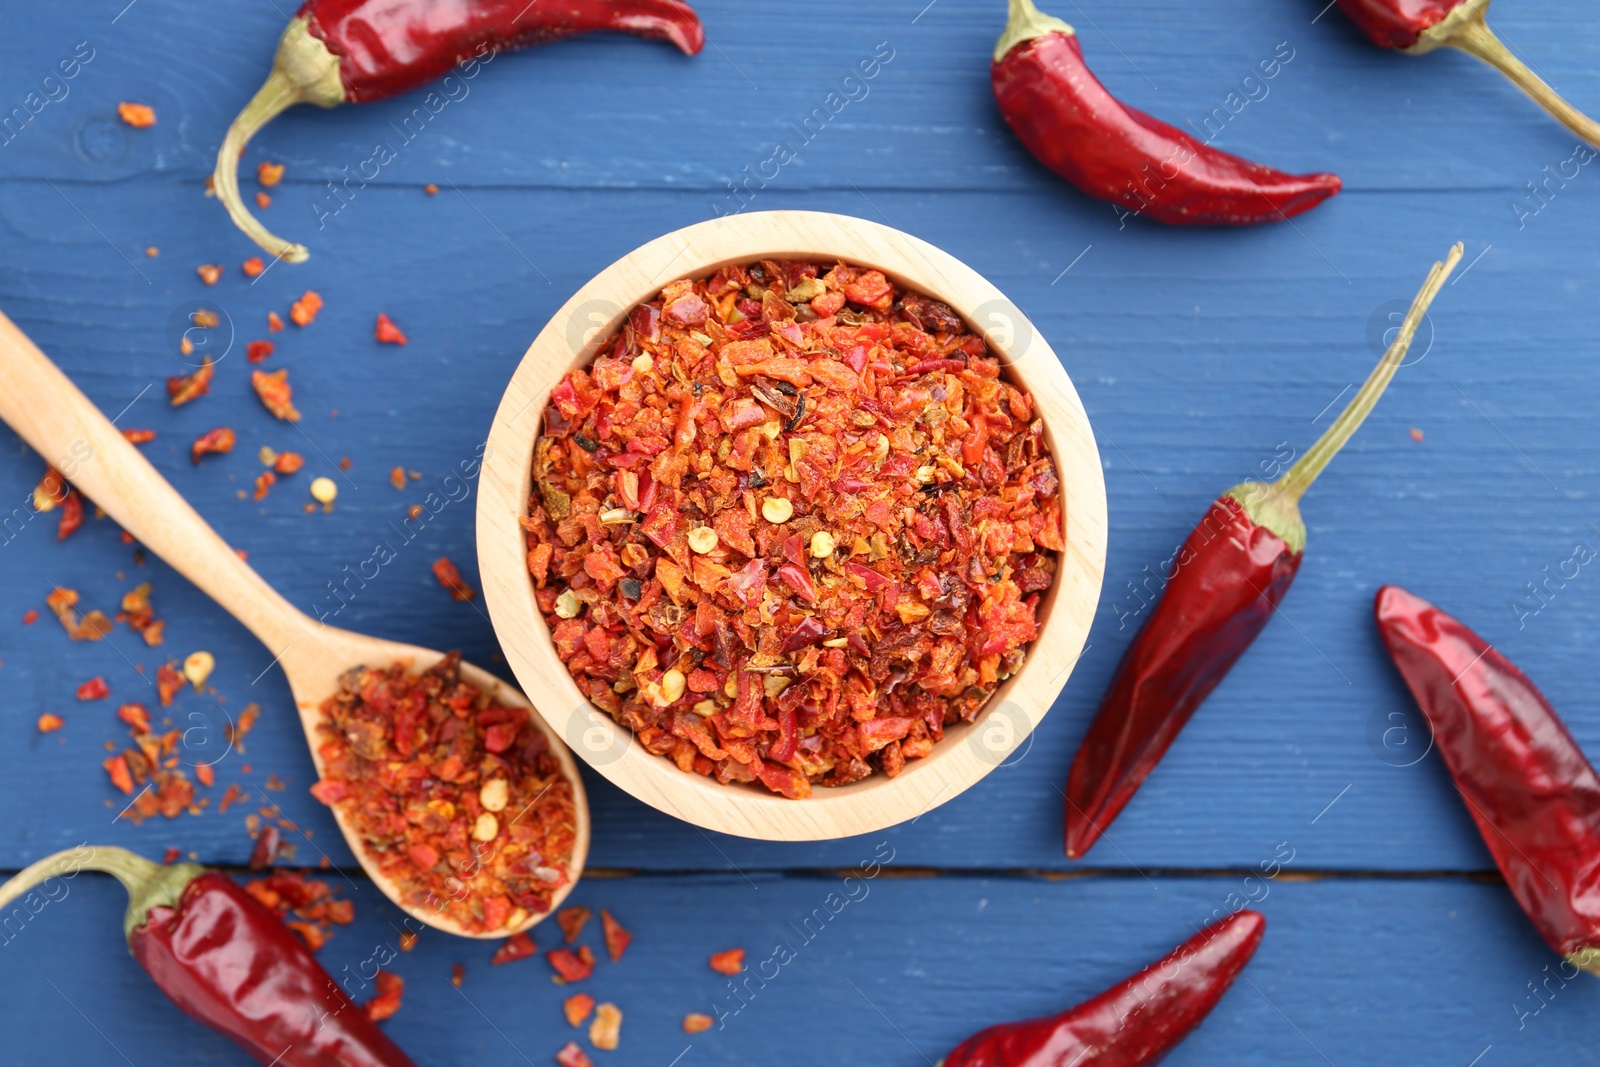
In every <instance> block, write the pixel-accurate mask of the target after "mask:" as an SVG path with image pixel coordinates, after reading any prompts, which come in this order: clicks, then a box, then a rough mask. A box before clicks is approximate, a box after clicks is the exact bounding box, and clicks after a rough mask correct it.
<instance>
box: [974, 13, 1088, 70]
mask: <svg viewBox="0 0 1600 1067" xmlns="http://www.w3.org/2000/svg"><path fill="white" fill-rule="evenodd" d="M1008 2H1009V4H1010V12H1009V14H1008V15H1007V18H1006V28H1005V30H1004V32H1002V33H1001V34H1000V40H999V41H998V42H997V43H996V44H995V46H994V61H995V62H996V63H998V62H1000V61H1001V60H1002V59H1004V58H1005V57H1006V53H1007V52H1009V51H1011V50H1012V49H1013V48H1015V47H1017V45H1019V44H1022V43H1023V42H1024V41H1031V40H1033V39H1034V38H1035V37H1043V36H1044V35H1045V34H1047V33H1076V32H1077V31H1076V30H1074V29H1073V28H1072V27H1071V26H1069V25H1068V24H1067V23H1065V22H1062V21H1061V20H1060V19H1058V18H1055V17H1053V16H1051V15H1046V14H1045V13H1044V12H1042V11H1040V10H1039V9H1038V8H1037V7H1034V6H1033V0H1008Z"/></svg>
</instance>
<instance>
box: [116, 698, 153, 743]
mask: <svg viewBox="0 0 1600 1067" xmlns="http://www.w3.org/2000/svg"><path fill="white" fill-rule="evenodd" d="M117 718H119V719H121V720H122V721H123V722H125V723H127V724H128V725H129V726H131V727H132V728H133V733H134V736H135V737H137V736H138V735H139V734H147V733H149V732H150V709H148V708H146V707H145V706H144V705H143V704H124V705H122V706H121V707H120V708H118V709H117Z"/></svg>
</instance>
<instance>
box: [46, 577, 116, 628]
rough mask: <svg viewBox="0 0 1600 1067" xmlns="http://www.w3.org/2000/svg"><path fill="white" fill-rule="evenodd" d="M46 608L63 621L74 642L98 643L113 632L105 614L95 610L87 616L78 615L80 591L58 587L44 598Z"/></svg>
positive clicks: (97, 609)
mask: <svg viewBox="0 0 1600 1067" xmlns="http://www.w3.org/2000/svg"><path fill="white" fill-rule="evenodd" d="M44 602H45V606H46V607H48V608H49V609H50V610H51V611H53V612H54V613H55V616H56V618H57V619H59V620H61V626H62V628H63V629H64V630H66V631H67V636H68V637H70V638H72V639H73V640H74V641H98V640H100V639H101V638H102V637H104V636H105V635H106V634H108V633H110V632H111V620H110V619H108V618H107V617H106V614H105V612H103V611H101V610H100V609H99V608H95V609H94V610H93V611H90V612H89V613H88V614H87V615H83V616H80V615H79V614H78V608H77V604H78V591H77V590H76V589H66V588H64V587H62V586H56V587H55V588H54V589H52V590H51V591H50V594H49V595H48V596H46V597H45V598H44Z"/></svg>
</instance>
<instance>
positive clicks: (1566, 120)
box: [1338, 0, 1600, 145]
mask: <svg viewBox="0 0 1600 1067" xmlns="http://www.w3.org/2000/svg"><path fill="white" fill-rule="evenodd" d="M1338 3H1339V9H1340V10H1341V11H1343V12H1344V13H1345V14H1346V15H1347V16H1349V18H1350V21H1351V22H1354V23H1355V24H1356V25H1357V26H1359V27H1361V32H1362V33H1365V34H1366V35H1367V36H1368V37H1370V38H1371V39H1372V43H1373V44H1376V45H1377V46H1378V47H1380V48H1391V49H1394V50H1395V51H1397V52H1405V53H1406V54H1407V55H1414V56H1415V55H1423V54H1424V53H1427V52H1432V51H1433V50H1434V49H1436V48H1446V47H1448V48H1458V49H1460V50H1461V51H1463V52H1466V53H1467V54H1468V55H1472V56H1477V57H1478V58H1479V59H1481V60H1483V61H1484V62H1485V63H1487V64H1489V65H1490V66H1491V67H1493V68H1495V69H1496V70H1498V71H1499V72H1500V73H1502V74H1504V75H1505V76H1506V77H1507V78H1510V79H1511V82H1512V84H1513V85H1515V86H1516V87H1517V88H1519V89H1521V90H1522V91H1523V92H1525V93H1527V94H1528V95H1529V96H1531V97H1533V99H1534V102H1535V103H1537V104H1538V105H1539V106H1540V107H1542V108H1544V109H1545V110H1546V111H1548V112H1550V114H1551V115H1552V116H1554V117H1555V119H1556V121H1557V122H1560V123H1561V124H1562V125H1563V126H1565V127H1566V128H1567V129H1569V130H1571V131H1572V132H1573V133H1575V134H1577V135H1578V136H1579V137H1582V138H1583V139H1584V140H1586V141H1588V142H1589V143H1590V144H1594V145H1600V124H1597V123H1596V122H1595V121H1594V120H1593V119H1591V118H1589V117H1588V116H1587V115H1585V114H1584V113H1583V112H1581V111H1579V110H1578V109H1577V108H1575V107H1573V106H1572V105H1571V104H1569V103H1567V102H1566V101H1565V100H1563V99H1562V98H1561V97H1560V96H1558V95H1557V94H1556V91H1555V90H1554V89H1552V88H1550V86H1549V85H1547V84H1545V81H1544V79H1542V78H1540V77H1539V76H1538V75H1537V74H1535V73H1534V72H1533V71H1532V70H1530V69H1529V68H1528V65H1527V64H1526V63H1524V62H1522V60H1520V59H1518V58H1517V57H1516V56H1515V55H1514V54H1512V52H1511V50H1510V49H1508V48H1506V46H1505V45H1504V44H1502V43H1501V42H1500V39H1499V38H1498V37H1496V36H1495V35H1494V31H1493V30H1491V29H1489V24H1488V22H1487V21H1485V18H1484V16H1485V14H1486V13H1487V12H1488V10H1489V0H1338Z"/></svg>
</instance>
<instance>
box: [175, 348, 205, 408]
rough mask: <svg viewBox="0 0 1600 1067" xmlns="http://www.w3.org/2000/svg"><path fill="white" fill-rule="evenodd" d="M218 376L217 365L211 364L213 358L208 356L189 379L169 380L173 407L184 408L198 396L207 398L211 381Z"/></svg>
mask: <svg viewBox="0 0 1600 1067" xmlns="http://www.w3.org/2000/svg"><path fill="white" fill-rule="evenodd" d="M215 374H216V365H215V364H214V363H212V362H211V357H210V356H206V357H204V358H203V359H201V360H200V367H199V369H198V370H196V371H195V372H194V373H193V374H191V375H189V376H188V377H181V378H180V377H174V378H168V379H167V395H168V396H169V397H170V398H171V400H172V406H173V407H175V408H176V407H182V406H183V405H184V404H187V403H188V402H189V401H191V400H193V399H194V398H195V397H197V396H205V395H206V394H207V393H209V392H211V379H212V377H213V376H214V375H215Z"/></svg>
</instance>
